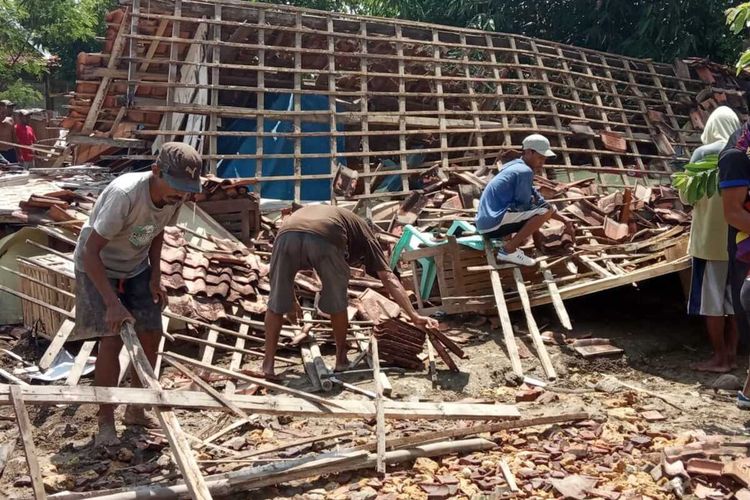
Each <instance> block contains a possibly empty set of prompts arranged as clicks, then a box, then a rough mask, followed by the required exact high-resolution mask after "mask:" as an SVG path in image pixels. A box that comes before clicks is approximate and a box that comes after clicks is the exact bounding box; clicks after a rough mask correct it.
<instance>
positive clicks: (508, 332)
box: [484, 238, 523, 377]
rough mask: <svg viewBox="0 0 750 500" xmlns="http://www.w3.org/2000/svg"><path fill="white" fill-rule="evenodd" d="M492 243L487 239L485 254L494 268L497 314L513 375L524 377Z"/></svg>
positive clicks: (493, 286) (492, 275)
mask: <svg viewBox="0 0 750 500" xmlns="http://www.w3.org/2000/svg"><path fill="white" fill-rule="evenodd" d="M493 250H494V249H493V247H492V242H491V241H490V240H488V239H486V238H485V240H484V252H485V254H486V255H487V263H488V264H489V265H490V266H491V267H492V269H490V280H491V281H492V290H493V292H494V294H495V303H496V304H497V314H498V316H499V317H500V324H501V326H502V327H503V338H504V339H505V348H506V349H507V350H508V357H509V358H510V365H511V369H512V370H513V373H515V374H516V375H517V376H519V377H523V366H522V365H521V356H520V355H519V354H518V346H517V345H516V338H515V335H514V334H513V324H512V323H511V322H510V315H509V314H508V305H507V304H506V303H505V295H504V294H503V284H502V282H501V281H500V273H498V272H497V262H496V261H495V255H494V254H493Z"/></svg>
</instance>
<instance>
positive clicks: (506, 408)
mask: <svg viewBox="0 0 750 500" xmlns="http://www.w3.org/2000/svg"><path fill="white" fill-rule="evenodd" d="M22 391H23V396H24V400H25V402H26V404H32V405H37V404H45V405H48V404H53V405H56V404H97V405H101V404H131V405H137V406H159V407H166V408H183V409H195V410H219V411H226V407H224V406H223V405H222V404H220V403H218V402H217V401H216V400H215V399H214V398H212V397H211V396H209V395H208V394H205V393H203V392H200V391H162V392H159V391H157V390H151V389H135V388H129V387H96V386H73V387H66V386H55V385H27V386H24V387H22ZM9 392H10V386H8V385H2V384H0V405H8V404H10V397H9ZM228 399H230V400H231V401H232V402H233V403H235V404H236V405H237V406H239V407H240V408H242V409H243V410H245V411H247V412H248V413H259V414H266V415H289V416H300V417H316V418H317V417H322V418H375V405H374V404H373V403H372V402H371V401H364V400H363V401H356V400H337V401H336V403H337V404H338V405H339V406H338V407H330V408H324V407H323V408H322V407H321V406H320V405H317V404H314V403H311V402H309V401H306V400H304V399H300V398H290V397H280V396H246V395H234V396H232V397H231V398H228ZM383 412H384V414H385V417H386V418H390V419H394V420H420V419H425V420H503V419H517V418H519V417H520V413H519V412H518V409H517V408H516V407H515V406H514V405H503V404H494V405H486V404H472V403H451V402H434V403H432V402H406V401H393V400H386V401H385V402H384V403H383Z"/></svg>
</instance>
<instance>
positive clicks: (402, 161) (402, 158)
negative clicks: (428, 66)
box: [370, 25, 446, 192]
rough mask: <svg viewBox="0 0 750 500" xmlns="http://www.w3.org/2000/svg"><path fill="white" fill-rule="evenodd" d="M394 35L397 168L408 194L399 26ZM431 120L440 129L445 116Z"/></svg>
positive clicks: (404, 100) (404, 103) (404, 86)
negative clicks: (396, 64) (396, 62)
mask: <svg viewBox="0 0 750 500" xmlns="http://www.w3.org/2000/svg"><path fill="white" fill-rule="evenodd" d="M394 29H395V34H396V56H397V58H398V92H399V95H398V116H396V117H395V118H396V121H397V123H398V130H399V135H398V149H399V153H398V158H399V166H400V169H399V170H400V171H401V172H402V173H401V174H400V175H401V188H402V190H403V191H405V192H408V191H409V179H408V175H406V172H407V170H408V165H407V161H406V154H407V149H406V134H404V133H403V132H405V131H406V125H407V119H406V98H405V97H404V94H405V93H406V78H405V75H406V70H405V67H406V65H405V63H404V44H403V41H402V37H401V26H400V25H396V26H395V28H394ZM371 74H372V73H371ZM432 120H435V121H436V122H437V128H440V126H441V123H442V124H443V126H445V125H446V123H445V116H443V117H441V118H437V119H436V118H432ZM370 123H373V120H371V121H370Z"/></svg>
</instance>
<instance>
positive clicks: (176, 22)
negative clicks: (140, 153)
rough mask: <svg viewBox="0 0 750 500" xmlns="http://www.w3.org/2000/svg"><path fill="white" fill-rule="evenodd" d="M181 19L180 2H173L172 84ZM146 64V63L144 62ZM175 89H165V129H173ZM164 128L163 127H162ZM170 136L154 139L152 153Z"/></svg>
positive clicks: (170, 50) (172, 81)
mask: <svg viewBox="0 0 750 500" xmlns="http://www.w3.org/2000/svg"><path fill="white" fill-rule="evenodd" d="M181 18H182V0H175V2H174V18H173V19H172V39H171V41H170V42H169V70H168V71H167V82H169V83H171V84H174V83H177V60H178V59H179V54H180V47H179V46H178V45H177V44H176V43H175V39H176V38H179V37H180V30H181V24H180V20H181ZM152 60H153V58H149V59H148V61H152ZM144 62H147V61H144ZM177 90H178V89H177V88H176V87H172V86H170V87H167V98H166V107H167V108H168V109H167V111H166V113H165V114H164V116H163V117H162V123H164V124H168V125H170V126H168V127H166V128H170V129H173V128H174V127H172V126H171V125H172V123H174V119H173V117H174V111H172V109H171V108H174V105H175V93H176V92H177ZM162 128H165V127H162ZM170 137H172V136H171V135H163V136H159V137H156V139H155V140H154V143H153V146H152V151H153V152H155V149H156V147H159V146H160V145H161V144H163V143H164V142H168V141H169V140H170Z"/></svg>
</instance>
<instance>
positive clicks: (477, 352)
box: [0, 275, 750, 499]
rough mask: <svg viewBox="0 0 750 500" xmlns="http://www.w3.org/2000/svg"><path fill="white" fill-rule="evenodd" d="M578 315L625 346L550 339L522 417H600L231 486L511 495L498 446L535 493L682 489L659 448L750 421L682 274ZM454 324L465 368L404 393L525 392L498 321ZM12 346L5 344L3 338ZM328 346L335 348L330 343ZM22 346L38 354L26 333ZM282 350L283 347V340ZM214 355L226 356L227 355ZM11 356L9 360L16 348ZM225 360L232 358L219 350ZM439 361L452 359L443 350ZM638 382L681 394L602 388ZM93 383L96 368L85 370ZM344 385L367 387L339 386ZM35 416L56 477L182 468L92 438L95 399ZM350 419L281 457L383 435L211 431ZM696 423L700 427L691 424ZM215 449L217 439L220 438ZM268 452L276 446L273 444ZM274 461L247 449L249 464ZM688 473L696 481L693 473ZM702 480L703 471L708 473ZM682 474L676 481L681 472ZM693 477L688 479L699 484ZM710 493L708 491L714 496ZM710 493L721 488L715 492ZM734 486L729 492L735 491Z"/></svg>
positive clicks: (44, 458)
mask: <svg viewBox="0 0 750 500" xmlns="http://www.w3.org/2000/svg"><path fill="white" fill-rule="evenodd" d="M566 303H567V307H568V311H569V312H570V315H571V318H572V320H573V324H574V327H575V328H574V331H573V332H571V333H569V336H571V337H585V336H588V335H590V336H593V337H603V338H609V339H611V341H612V343H613V344H615V345H616V346H618V347H621V348H622V349H624V350H625V354H624V355H621V356H615V357H610V358H598V359H590V360H585V359H583V358H581V357H579V356H578V355H576V354H575V353H574V352H573V351H570V350H569V349H568V348H567V347H560V346H548V349H549V350H550V353H551V355H552V359H553V362H554V364H555V367H556V369H557V371H558V375H559V380H558V381H556V382H555V383H554V384H551V385H550V386H548V387H547V390H546V391H545V394H544V397H543V398H542V401H541V402H540V401H533V402H520V403H518V407H519V409H520V411H521V415H522V418H528V417H533V416H540V415H556V414H560V413H566V412H574V411H587V412H589V413H590V414H591V416H592V419H591V420H589V421H585V422H582V423H578V424H570V425H554V426H546V427H545V426H543V427H535V428H529V429H523V430H516V431H503V432H500V433H496V434H494V435H492V436H487V437H490V438H491V439H492V440H494V441H495V442H496V443H497V444H498V447H497V448H496V449H494V450H490V451H488V452H477V453H472V454H470V455H468V456H464V457H456V456H447V457H441V458H435V459H434V460H429V459H419V460H418V461H417V463H416V464H413V465H412V464H404V465H401V466H394V467H390V468H389V473H388V474H387V475H386V476H385V477H383V478H378V477H377V476H376V474H375V472H374V471H371V470H367V471H356V472H345V473H342V474H338V475H329V476H326V477H322V478H311V479H310V480H304V481H297V482H294V483H291V484H286V485H280V486H277V487H273V488H265V489H263V490H261V491H256V492H253V493H252V494H250V493H243V494H238V495H235V498H277V497H278V498H290V497H296V498H321V499H322V498H342V499H343V498H360V499H367V498H403V499H407V498H409V499H411V498H428V497H429V498H461V497H462V498H503V497H505V496H508V495H510V493H509V489H508V485H507V484H506V483H505V481H504V480H503V478H502V475H501V474H500V473H499V468H498V467H499V463H500V461H501V460H505V461H507V463H508V464H509V466H510V469H511V470H512V471H513V473H514V474H515V476H516V480H517V482H518V485H519V487H521V490H522V491H521V492H520V493H518V495H520V496H525V497H529V498H553V497H561V496H562V495H561V494H560V493H559V490H558V489H557V488H556V487H553V483H554V482H555V481H560V480H562V479H563V478H565V477H566V476H568V475H571V474H582V475H586V476H592V477H594V478H596V479H597V482H596V488H595V490H592V491H594V493H592V492H590V493H587V494H586V495H583V496H582V497H581V498H583V497H592V498H595V497H599V498H673V497H675V496H678V493H680V491H679V490H680V487H681V486H680V485H679V484H678V485H675V484H674V481H671V482H670V480H669V478H660V477H658V475H656V474H655V475H652V474H651V473H650V471H651V469H652V468H653V467H654V464H656V463H658V462H659V452H660V450H661V449H662V448H664V447H665V446H669V445H674V444H684V443H686V442H688V441H691V440H692V439H694V438H695V436H701V435H702V433H705V434H707V435H721V436H741V435H745V434H746V433H747V425H748V417H749V416H750V413H744V412H742V411H741V410H739V409H737V408H736V407H735V406H734V396H733V392H732V391H715V390H714V389H713V388H712V387H711V386H712V383H713V382H714V380H715V379H716V378H717V376H716V375H711V374H703V373H697V372H695V371H693V370H691V369H690V364H691V363H694V362H696V361H699V360H702V359H704V358H705V357H706V356H707V355H708V354H709V352H708V346H707V343H706V341H705V336H704V333H703V330H702V326H701V324H700V322H699V321H696V320H693V319H689V318H687V317H686V316H685V314H684V297H683V293H682V289H681V287H680V284H679V280H678V278H677V277H676V276H675V275H672V276H667V277H662V278H657V279H654V280H651V281H648V282H644V283H642V284H641V285H640V286H639V287H634V286H629V287H622V288H619V289H616V290H613V291H608V292H602V293H599V294H597V295H593V296H589V297H585V298H581V299H575V300H571V301H568V302H566ZM535 316H536V318H537V322H538V323H539V325H540V327H541V329H542V330H552V331H555V332H561V331H562V330H561V327H560V326H559V324H558V323H557V321H556V318H555V316H554V311H553V310H552V308H551V307H550V308H547V307H542V308H538V309H535ZM444 321H445V322H446V323H448V324H449V325H450V327H451V329H450V331H449V332H448V334H449V335H451V336H452V337H453V338H454V339H456V340H458V341H460V342H463V344H462V347H463V348H464V349H465V351H466V352H467V354H468V355H469V359H465V360H461V361H460V367H461V373H457V374H456V373H450V372H448V371H447V370H444V369H440V371H439V376H438V380H439V388H437V389H434V388H433V387H432V385H431V383H430V381H429V380H428V377H427V375H426V374H406V375H403V376H401V375H391V376H390V380H391V383H392V385H393V390H394V398H395V399H402V400H412V401H415V400H424V401H440V400H443V401H458V400H464V399H470V398H474V399H476V398H479V399H484V400H489V401H497V402H501V403H511V404H513V403H515V398H516V393H517V392H518V391H519V388H517V387H510V386H509V385H508V383H507V381H506V372H508V370H509V367H510V363H509V361H508V358H507V356H506V354H505V352H504V348H503V343H502V332H501V331H500V329H499V328H497V329H493V328H492V324H491V323H490V321H488V320H483V319H482V318H481V317H478V316H470V315H467V316H464V317H461V318H458V317H453V318H446V319H444ZM513 321H514V324H515V326H516V327H517V329H518V331H519V334H520V337H519V338H520V339H521V340H522V341H523V343H524V345H525V346H526V347H527V349H523V348H521V351H522V354H526V353H524V351H528V354H530V355H529V356H528V357H527V358H526V359H524V368H525V370H526V374H527V375H528V376H531V377H535V378H537V379H540V380H544V374H543V372H542V370H541V366H540V364H539V362H538V360H537V358H536V357H535V356H534V354H533V353H534V348H533V345H532V344H531V342H530V340H529V339H528V338H525V337H524V336H523V335H522V334H523V331H524V330H525V321H524V319H523V317H522V315H518V314H514V315H513ZM0 347H5V346H0ZM324 350H325V352H326V354H328V353H330V351H332V349H329V348H326V349H324ZM16 351H21V352H24V354H25V355H27V356H28V355H29V354H30V353H29V349H28V346H27V348H26V349H25V350H24V349H23V348H21V346H19V347H17V348H16ZM281 354H282V355H283V353H281ZM217 359H220V358H218V357H217ZM2 363H3V365H5V366H8V358H4V359H3V361H2ZM223 363H224V364H226V363H227V360H226V359H223ZM259 363H260V361H251V362H249V363H248V365H249V366H247V367H248V368H257V367H258V366H259ZM747 365H748V362H747V355H746V350H745V351H743V354H742V355H741V356H740V358H739V366H738V368H737V369H736V370H735V371H734V372H733V373H734V375H736V376H737V377H738V378H739V379H740V381H742V380H744V374H745V372H746V370H747V368H748V366H747ZM438 366H439V367H442V368H444V366H443V365H441V364H440V362H438ZM607 375H612V376H614V377H616V378H617V379H618V380H620V381H623V382H627V383H631V384H636V385H638V386H639V387H641V388H644V389H648V390H650V391H653V392H654V393H656V394H659V395H661V396H663V397H664V398H667V399H668V401H670V402H672V403H674V404H675V405H677V406H679V407H680V409H677V408H675V407H673V406H670V405H669V404H667V403H666V402H664V401H663V400H661V399H659V398H656V397H651V396H648V395H646V394H644V393H641V392H636V391H625V392H618V393H615V394H611V393H606V392H600V391H596V390H594V388H593V386H594V385H595V384H596V383H597V382H599V381H600V380H601V379H602V378H603V377H604V376H607ZM288 380H289V381H290V385H292V386H295V387H305V382H304V380H305V379H304V376H303V375H302V372H301V368H299V369H298V370H297V372H296V373H290V374H288ZM162 381H163V382H164V383H165V384H167V385H169V384H170V383H177V382H178V377H177V376H176V375H174V374H173V373H172V372H170V371H167V372H166V375H165V376H163V377H162ZM348 381H352V382H354V383H357V384H358V385H360V386H361V387H362V388H365V389H373V384H372V383H371V382H369V381H367V380H366V378H364V377H363V378H362V379H361V380H360V381H357V379H356V378H351V379H348ZM82 383H84V384H90V383H91V382H90V379H84V381H83V382H82ZM334 397H341V398H355V399H359V398H361V397H362V396H358V395H353V394H351V393H348V392H343V393H342V392H339V391H336V392H334ZM29 409H30V414H31V418H32V422H33V424H34V426H35V432H34V441H35V444H36V447H37V455H38V457H39V460H40V463H41V467H42V473H43V475H44V477H45V483H47V486H48V488H49V491H61V490H65V489H70V490H95V489H106V488H115V487H120V486H134V485H136V484H138V485H140V484H147V483H151V484H155V483H161V482H163V483H170V482H174V481H175V479H176V478H178V477H179V473H178V472H177V470H176V468H175V466H174V465H173V464H172V463H171V461H170V460H169V456H168V447H166V446H165V441H164V439H163V438H161V437H159V436H158V435H155V434H146V433H143V432H139V431H138V429H136V428H129V429H126V430H125V429H124V428H123V430H124V435H123V444H122V445H121V446H119V447H113V448H110V449H101V448H95V447H94V446H93V444H92V441H91V440H92V435H93V432H94V429H95V423H96V418H95V411H96V408H95V407H93V406H91V405H85V406H81V407H54V406H51V407H44V408H42V407H36V408H35V407H30V408H29ZM653 410H656V411H658V412H659V413H661V414H662V415H663V416H664V417H665V419H664V420H662V421H656V422H649V421H647V420H646V419H645V418H643V412H646V411H653ZM178 415H179V417H180V421H181V423H182V424H183V426H184V429H185V430H186V431H187V432H188V433H190V434H192V435H194V436H199V437H205V436H207V435H208V434H210V433H211V432H214V431H216V430H218V429H220V428H222V424H223V425H226V423H228V422H230V421H225V422H222V421H220V419H219V413H208V412H204V413H203V414H201V413H199V412H186V411H180V412H178ZM456 425H460V423H451V422H405V421H389V422H388V433H389V437H390V436H394V437H395V436H398V435H401V434H404V433H413V432H424V431H429V430H434V429H444V428H447V427H451V426H456ZM342 429H345V430H350V431H352V433H353V434H352V436H351V437H346V438H339V439H338V440H329V441H326V442H324V443H317V444H314V445H306V446H300V447H296V448H292V449H290V450H287V452H285V453H281V454H279V455H276V456H275V457H272V458H273V459H274V460H278V459H281V460H284V459H289V458H291V457H297V456H301V455H303V454H306V453H313V452H319V451H325V450H331V449H335V447H336V446H338V447H339V448H340V449H341V448H346V447H347V446H348V445H350V444H352V443H353V444H361V443H364V442H368V441H370V440H371V439H373V436H374V434H373V431H374V422H371V421H365V420H362V419H360V420H350V421H342V420H336V421H333V420H323V419H300V418H283V417H282V418H271V417H263V418H261V419H260V421H259V422H257V423H256V424H247V425H245V426H243V427H240V428H239V429H238V430H237V431H235V432H234V433H232V434H228V435H227V436H226V437H224V438H221V439H219V440H217V441H216V442H215V444H217V445H221V446H225V447H229V448H232V449H240V450H243V451H247V450H251V449H255V448H260V449H262V448H264V447H265V448H270V447H272V446H275V445H278V444H280V443H285V442H288V441H293V440H296V439H299V438H301V437H307V436H310V435H316V434H317V435H322V434H324V433H331V432H336V431H340V430H342ZM16 432H17V431H16V427H15V422H14V417H13V413H12V409H10V408H9V407H4V408H0V443H3V442H5V443H7V442H8V440H12V439H15V438H16ZM691 436H692V437H691ZM213 451H215V450H213ZM213 451H212V450H210V449H209V450H204V451H202V452H201V453H200V454H199V456H198V458H199V460H212V459H214V458H215V457H216V456H221V454H220V453H219V454H218V455H216V456H214V455H213ZM263 459H264V460H268V459H267V458H265V457H263ZM252 463H255V464H263V463H267V462H265V461H256V462H249V461H248V463H247V465H251V464H252ZM202 465H203V466H204V467H205V468H206V471H207V472H208V473H216V472H223V471H225V470H228V469H227V464H225V463H216V462H202ZM685 482H689V481H688V480H687V479H685ZM698 482H699V483H701V481H698ZM703 482H705V483H706V484H707V485H710V486H712V487H716V488H718V490H717V491H719V492H721V493H723V494H725V495H728V494H729V493H730V492H732V491H735V490H737V489H738V488H739V485H737V484H732V483H731V481H730V482H726V481H724V480H723V479H722V480H721V481H720V482H721V484H720V485H718V486H717V485H716V484H713V483H710V481H703ZM678 483H679V481H678ZM695 483H696V482H695V481H693V484H692V486H693V487H695V486H696V484H695ZM0 496H7V497H11V498H14V497H24V496H26V497H30V496H31V488H30V483H29V479H28V476H27V469H26V463H25V460H24V455H23V451H22V448H21V446H20V443H19V444H18V445H17V446H16V449H15V451H14V452H13V454H12V455H11V458H10V459H9V460H8V462H7V464H6V467H5V471H4V472H3V475H2V478H0ZM704 497H705V496H704ZM708 497H710V498H713V496H710V495H709V496H708ZM726 498H729V496H726Z"/></svg>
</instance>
